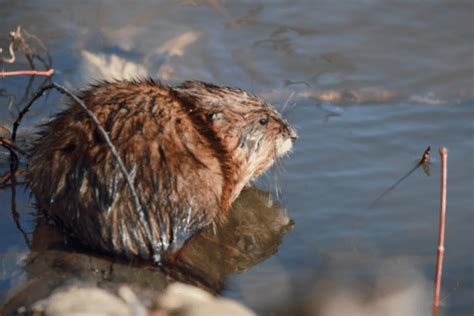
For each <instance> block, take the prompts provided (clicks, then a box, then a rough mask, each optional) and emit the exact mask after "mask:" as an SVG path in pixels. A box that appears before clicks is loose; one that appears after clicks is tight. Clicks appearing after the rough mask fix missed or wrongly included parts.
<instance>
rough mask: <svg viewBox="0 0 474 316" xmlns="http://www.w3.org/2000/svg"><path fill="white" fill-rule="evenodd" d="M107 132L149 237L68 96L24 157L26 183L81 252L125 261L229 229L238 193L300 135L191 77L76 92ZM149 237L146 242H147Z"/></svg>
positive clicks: (270, 111) (267, 109)
mask: <svg viewBox="0 0 474 316" xmlns="http://www.w3.org/2000/svg"><path fill="white" fill-rule="evenodd" d="M78 97H79V98H80V99H81V100H82V101H83V102H84V104H85V105H86V106H87V107H88V109H89V110H91V111H92V112H93V113H94V114H95V116H96V117H97V119H98V120H99V122H100V124H101V126H102V127H103V128H104V129H105V130H106V131H107V133H108V135H109V137H110V139H111V141H112V143H113V144H114V146H115V147H116V149H117V152H118V154H119V155H120V157H121V158H122V159H123V161H124V164H125V166H126V168H127V170H128V172H129V174H130V176H131V178H132V181H133V183H134V186H135V188H136V190H137V192H138V196H139V200H140V203H141V204H142V206H143V212H145V214H146V215H147V216H146V218H147V223H148V225H149V227H150V229H151V231H152V238H147V235H146V234H145V231H144V227H143V225H141V222H140V221H139V220H138V215H137V211H136V208H135V205H134V203H133V199H132V195H131V190H130V188H129V187H128V186H127V184H126V181H125V177H124V175H123V173H122V172H121V170H119V167H118V164H117V159H116V158H115V157H114V156H113V155H112V153H111V150H110V149H109V148H108V147H107V146H106V143H105V142H104V139H103V137H102V134H101V133H99V131H98V128H97V125H96V124H95V123H94V122H93V121H92V120H91V118H90V117H89V116H88V115H87V113H86V112H85V111H84V110H83V109H82V108H81V107H79V105H78V104H76V103H75V102H74V101H73V100H69V107H68V108H67V109H66V110H65V111H63V112H61V113H59V114H58V115H57V116H55V117H54V118H53V119H52V120H51V121H50V122H49V123H48V124H46V126H45V127H44V128H43V130H42V132H41V133H40V136H39V137H38V139H37V140H36V142H35V144H34V146H33V147H32V150H31V152H30V155H29V164H30V167H29V180H28V181H29V185H30V187H31V190H32V192H33V194H34V195H35V196H36V200H37V205H38V208H39V209H40V210H42V211H43V213H44V214H45V216H46V218H48V219H51V220H52V221H54V222H55V223H56V224H57V225H58V226H59V227H61V228H62V229H63V230H64V231H65V232H66V233H67V235H68V236H70V237H72V238H73V239H74V240H76V241H78V242H79V243H80V244H82V245H83V246H85V247H87V248H92V249H95V250H99V251H105V252H107V253H111V254H116V255H121V256H125V257H128V258H132V257H137V256H138V257H142V258H146V259H150V258H153V259H154V260H155V261H157V262H159V261H160V260H161V259H162V256H163V255H166V254H169V253H174V252H176V251H177V250H178V249H180V248H181V246H182V245H183V244H184V242H185V241H186V240H187V239H188V238H189V237H190V236H191V235H193V234H194V233H195V232H197V231H199V230H201V229H203V228H204V227H206V226H208V225H220V224H223V223H225V221H226V218H227V216H228V212H229V208H230V206H231V204H232V202H233V201H234V200H235V199H236V198H237V196H238V195H239V193H240V192H241V190H242V189H243V187H244V186H245V185H247V184H248V183H249V182H250V181H252V180H253V179H255V178H256V177H258V176H259V175H261V174H262V173H263V172H264V171H265V170H267V169H268V168H269V167H270V166H271V165H272V163H273V162H274V161H275V160H276V159H278V158H280V157H282V156H284V155H285V154H287V153H288V152H289V150H290V149H291V148H292V144H293V142H294V140H295V139H296V138H297V134H296V132H295V131H294V130H293V129H292V128H291V127H289V125H288V123H287V122H286V120H284V119H283V118H282V116H281V115H280V114H279V113H278V112H277V111H276V110H275V109H274V108H273V107H272V106H271V105H269V104H267V103H265V102H263V101H262V100H261V99H259V98H258V97H256V96H254V95H252V94H248V93H246V92H245V91H243V90H240V89H236V88H230V87H224V86H218V85H213V84H209V83H204V82H200V81H187V82H184V83H183V84H181V85H178V86H175V87H171V86H166V85H164V84H161V83H158V82H154V81H152V80H147V81H144V80H140V81H133V82H130V81H115V82H101V83H99V84H97V85H94V86H92V87H90V88H89V89H87V90H84V91H82V92H80V93H79V94H78ZM150 239H151V240H150Z"/></svg>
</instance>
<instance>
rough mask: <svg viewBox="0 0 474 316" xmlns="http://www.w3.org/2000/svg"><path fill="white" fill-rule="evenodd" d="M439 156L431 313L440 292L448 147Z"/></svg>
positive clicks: (435, 308)
mask: <svg viewBox="0 0 474 316" xmlns="http://www.w3.org/2000/svg"><path fill="white" fill-rule="evenodd" d="M439 154H440V156H441V194H440V210H439V237H438V257H437V260H436V274H435V291H434V300H433V315H435V316H436V315H438V308H439V296H440V292H441V275H442V272H443V258H444V233H445V226H446V185H447V178H448V170H447V160H448V149H447V148H445V147H443V148H440V149H439Z"/></svg>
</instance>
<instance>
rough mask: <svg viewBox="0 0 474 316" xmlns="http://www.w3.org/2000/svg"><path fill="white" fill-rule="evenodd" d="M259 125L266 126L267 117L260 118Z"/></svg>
mask: <svg viewBox="0 0 474 316" xmlns="http://www.w3.org/2000/svg"><path fill="white" fill-rule="evenodd" d="M259 123H260V124H261V125H267V123H268V117H266V116H264V117H262V118H261V119H260V121H259Z"/></svg>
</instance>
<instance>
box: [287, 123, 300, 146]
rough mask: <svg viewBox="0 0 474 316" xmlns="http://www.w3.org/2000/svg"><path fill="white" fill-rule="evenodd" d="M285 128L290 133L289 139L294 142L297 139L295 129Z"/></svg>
mask: <svg viewBox="0 0 474 316" xmlns="http://www.w3.org/2000/svg"><path fill="white" fill-rule="evenodd" d="M287 128H288V131H289V133H290V139H291V141H292V142H293V143H294V142H295V141H296V140H297V139H298V133H296V130H294V129H293V128H291V127H287Z"/></svg>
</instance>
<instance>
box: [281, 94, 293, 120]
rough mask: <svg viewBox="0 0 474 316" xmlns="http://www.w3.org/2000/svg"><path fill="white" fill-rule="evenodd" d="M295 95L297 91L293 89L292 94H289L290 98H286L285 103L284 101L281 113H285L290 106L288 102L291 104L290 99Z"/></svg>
mask: <svg viewBox="0 0 474 316" xmlns="http://www.w3.org/2000/svg"><path fill="white" fill-rule="evenodd" d="M294 95H295V91H291V93H290V95H289V96H288V98H287V99H286V101H285V103H284V104H283V106H282V107H281V113H282V114H285V111H286V110H287V108H288V104H289V102H290V100H291V99H292V98H293V96H294Z"/></svg>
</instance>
